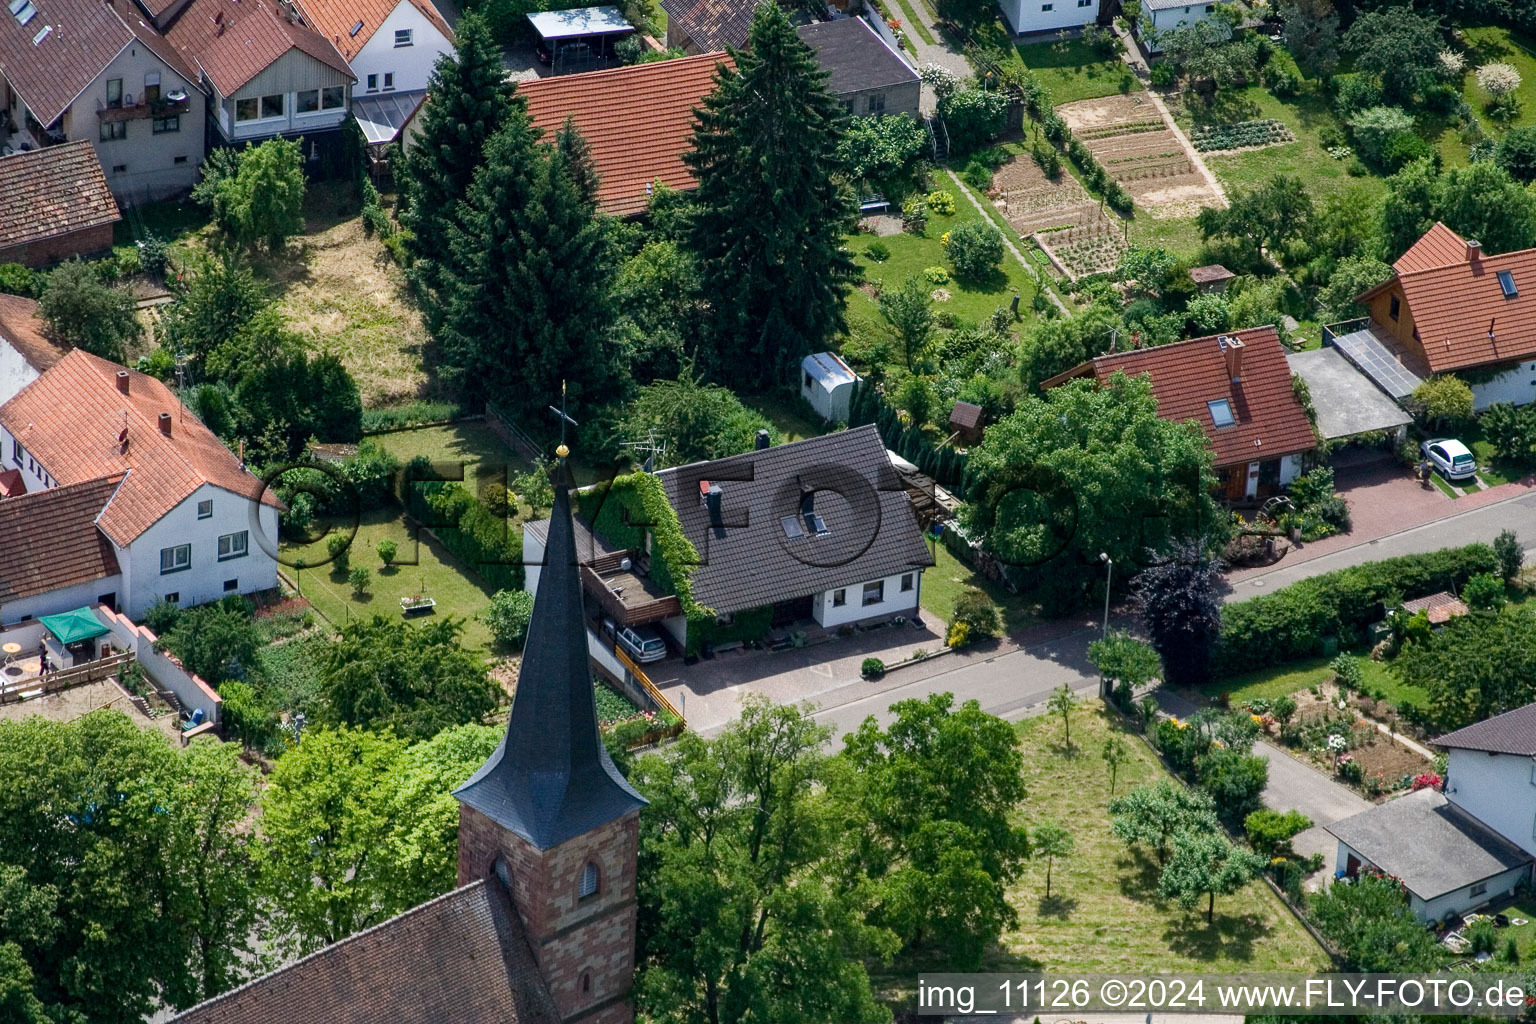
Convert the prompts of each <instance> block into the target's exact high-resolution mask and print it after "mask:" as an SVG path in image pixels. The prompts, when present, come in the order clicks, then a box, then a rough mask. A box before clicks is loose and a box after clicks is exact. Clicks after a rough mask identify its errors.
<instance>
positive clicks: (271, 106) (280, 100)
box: [261, 93, 288, 117]
mask: <svg viewBox="0 0 1536 1024" xmlns="http://www.w3.org/2000/svg"><path fill="white" fill-rule="evenodd" d="M287 99H288V97H287V96H285V95H284V94H283V93H277V94H275V95H272V96H263V97H262V98H261V116H262V117H282V116H283V110H284V105H285V101H286V100H287Z"/></svg>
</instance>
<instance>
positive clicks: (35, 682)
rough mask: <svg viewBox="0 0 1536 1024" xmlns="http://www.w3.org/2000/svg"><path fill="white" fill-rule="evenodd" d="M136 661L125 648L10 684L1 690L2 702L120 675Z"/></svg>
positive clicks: (66, 688)
mask: <svg viewBox="0 0 1536 1024" xmlns="http://www.w3.org/2000/svg"><path fill="white" fill-rule="evenodd" d="M133 660H134V656H133V654H132V652H129V651H125V652H123V653H121V654H114V655H112V656H111V657H109V658H100V659H98V660H96V661H92V662H87V663H86V664H84V665H75V666H73V667H72V668H63V669H59V670H57V671H55V672H45V673H43V675H41V676H39V677H38V678H36V679H29V680H26V681H24V682H17V683H10V684H8V685H7V686H6V688H5V690H4V691H3V692H0V705H4V704H15V703H17V702H18V701H22V700H27V699H30V698H32V697H46V696H51V695H53V694H55V693H62V692H63V691H65V690H68V689H71V688H73V687H76V686H85V685H87V684H89V683H99V682H101V681H102V680H103V679H107V678H109V677H111V676H115V675H117V674H118V671H119V670H120V669H121V668H122V667H123V666H124V665H128V664H131V663H132V662H133Z"/></svg>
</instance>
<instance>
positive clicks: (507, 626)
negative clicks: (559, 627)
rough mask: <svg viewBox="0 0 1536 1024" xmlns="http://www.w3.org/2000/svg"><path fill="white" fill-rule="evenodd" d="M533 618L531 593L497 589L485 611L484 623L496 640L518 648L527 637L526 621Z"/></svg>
mask: <svg viewBox="0 0 1536 1024" xmlns="http://www.w3.org/2000/svg"><path fill="white" fill-rule="evenodd" d="M532 618H533V595H532V594H530V593H529V592H528V591H526V590H498V591H496V594H495V596H493V597H492V598H491V606H490V607H489V608H487V609H486V611H485V624H486V626H488V627H489V628H490V630H491V635H492V636H494V637H495V638H496V642H497V643H499V644H503V645H505V646H507V647H512V648H520V647H522V646H523V641H524V640H526V639H527V638H528V622H529V620H531V619H532Z"/></svg>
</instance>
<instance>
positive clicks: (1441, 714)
mask: <svg viewBox="0 0 1536 1024" xmlns="http://www.w3.org/2000/svg"><path fill="white" fill-rule="evenodd" d="M1394 664H1395V666H1396V668H1397V670H1398V673H1399V674H1400V675H1401V676H1402V679H1403V682H1405V683H1407V684H1408V685H1410V686H1421V687H1423V688H1424V689H1425V690H1426V691H1427V692H1428V693H1429V706H1428V709H1427V710H1428V712H1429V717H1430V720H1431V721H1432V722H1433V724H1434V727H1435V729H1436V730H1438V731H1440V732H1449V731H1451V730H1452V729H1459V728H1461V727H1462V726H1464V725H1471V724H1472V723H1473V722H1480V721H1482V720H1483V719H1485V718H1490V717H1492V716H1493V715H1497V714H1501V713H1502V712H1505V711H1511V710H1513V709H1515V708H1517V707H1520V706H1521V705H1523V704H1529V703H1530V702H1531V701H1532V700H1536V616H1533V615H1532V614H1531V612H1530V611H1529V610H1527V609H1526V608H1524V607H1523V606H1511V607H1508V608H1506V609H1504V610H1503V611H1502V612H1500V613H1499V614H1497V615H1465V616H1462V617H1461V618H1458V619H1452V620H1451V621H1450V622H1448V623H1446V624H1445V626H1444V627H1443V628H1442V629H1440V631H1439V632H1436V633H1432V634H1429V635H1427V636H1425V637H1424V638H1422V639H1419V640H1414V641H1410V642H1408V643H1405V644H1404V645H1403V649H1402V653H1400V654H1399V655H1398V657H1397V660H1396V662H1395V663H1394Z"/></svg>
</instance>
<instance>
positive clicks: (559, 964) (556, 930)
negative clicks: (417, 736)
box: [454, 446, 645, 1024]
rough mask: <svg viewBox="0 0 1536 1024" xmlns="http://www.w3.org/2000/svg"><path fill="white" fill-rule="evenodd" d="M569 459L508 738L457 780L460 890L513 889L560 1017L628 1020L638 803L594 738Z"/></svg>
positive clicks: (582, 1021) (561, 476) (615, 1023)
mask: <svg viewBox="0 0 1536 1024" xmlns="http://www.w3.org/2000/svg"><path fill="white" fill-rule="evenodd" d="M565 454H566V452H565V450H564V446H562V448H561V451H560V455H561V456H562V458H561V462H560V466H559V469H558V470H557V479H556V485H555V501H554V514H553V517H552V518H551V521H550V524H549V541H548V545H547V547H546V550H545V565H544V568H543V571H542V572H541V573H540V575H539V586H538V592H537V593H536V594H535V597H534V605H533V619H532V621H531V622H530V623H529V626H528V641H527V644H526V645H525V647H524V649H523V662H522V668H521V669H520V670H519V673H518V680H517V693H516V696H515V697H514V699H513V702H512V716H511V718H510V720H509V721H508V722H507V734H506V736H504V737H503V738H502V741H501V745H500V746H499V747H497V748H496V752H495V753H494V754H492V755H491V758H490V760H488V761H487V762H486V763H485V765H484V766H483V767H481V769H480V770H479V771H478V772H476V773H475V776H474V777H473V778H472V779H470V780H469V781H468V782H466V783H465V784H464V785H463V786H461V787H459V789H458V790H456V791H455V792H454V795H455V796H456V797H458V799H459V804H460V806H459V884H460V885H464V884H466V883H468V882H472V881H474V880H476V879H478V878H485V877H487V876H489V875H491V874H495V875H496V876H497V877H499V878H500V879H501V880H502V881H503V882H504V883H505V884H506V885H507V887H508V888H509V889H510V891H511V893H512V901H513V903H514V904H515V905H516V907H517V910H518V913H519V915H520V916H521V917H522V919H523V924H524V926H525V927H526V929H527V932H528V938H529V941H530V942H531V943H532V945H533V950H534V955H535V956H536V957H537V958H538V962H539V970H540V973H541V974H542V975H543V976H544V981H545V983H546V984H547V985H548V987H549V991H550V994H551V995H553V996H554V999H555V1005H556V1006H558V1007H559V1009H560V1014H561V1020H562V1021H563V1022H564V1024H631V1022H632V1021H633V1020H634V1009H633V1007H632V1006H631V1005H630V1001H629V993H630V987H631V984H632V982H633V978H634V969H635V857H636V853H637V847H638V845H639V819H640V808H641V807H642V806H643V805H644V804H645V798H644V797H642V796H640V794H639V793H636V792H635V791H634V789H632V788H631V787H630V785H629V783H628V782H626V781H625V780H624V777H623V776H622V775H620V774H619V771H618V769H616V768H615V767H614V765H613V762H612V760H610V759H609V757H608V751H607V750H606V749H605V748H604V747H603V742H602V739H601V738H600V736H599V735H598V728H597V710H596V707H595V706H594V703H593V699H592V674H591V669H590V668H589V667H588V661H587V658H588V655H587V626H586V616H585V614H584V613H583V610H582V597H581V579H580V576H579V570H578V567H577V564H576V541H575V532H574V528H573V527H572V524H571V502H570V485H569V476H568V475H567V472H566V469H565V461H564V456H565Z"/></svg>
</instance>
